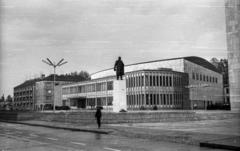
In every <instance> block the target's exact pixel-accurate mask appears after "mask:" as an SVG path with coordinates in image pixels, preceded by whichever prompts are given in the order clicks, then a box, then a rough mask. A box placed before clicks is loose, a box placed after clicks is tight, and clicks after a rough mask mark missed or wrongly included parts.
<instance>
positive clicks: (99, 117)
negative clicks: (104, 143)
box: [95, 108, 102, 128]
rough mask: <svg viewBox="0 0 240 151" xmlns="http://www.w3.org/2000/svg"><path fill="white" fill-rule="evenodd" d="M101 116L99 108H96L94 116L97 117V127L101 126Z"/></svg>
mask: <svg viewBox="0 0 240 151" xmlns="http://www.w3.org/2000/svg"><path fill="white" fill-rule="evenodd" d="M101 117H102V112H101V109H100V108H97V111H96V114H95V118H96V119H97V123H98V128H100V127H101Z"/></svg>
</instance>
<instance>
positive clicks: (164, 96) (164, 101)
mask: <svg viewBox="0 0 240 151" xmlns="http://www.w3.org/2000/svg"><path fill="white" fill-rule="evenodd" d="M163 104H164V105H165V104H166V95H165V94H163Z"/></svg>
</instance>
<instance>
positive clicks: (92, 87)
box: [62, 81, 113, 95]
mask: <svg viewBox="0 0 240 151" xmlns="http://www.w3.org/2000/svg"><path fill="white" fill-rule="evenodd" d="M106 90H113V81H108V82H101V83H96V84H95V83H94V84H87V85H79V86H70V88H68V87H66V88H63V89H62V93H63V95H66V94H76V93H86V92H96V91H106Z"/></svg>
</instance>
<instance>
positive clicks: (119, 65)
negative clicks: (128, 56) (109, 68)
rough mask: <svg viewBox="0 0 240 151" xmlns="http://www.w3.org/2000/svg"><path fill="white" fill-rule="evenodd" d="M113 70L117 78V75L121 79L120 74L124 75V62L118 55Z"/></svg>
mask: <svg viewBox="0 0 240 151" xmlns="http://www.w3.org/2000/svg"><path fill="white" fill-rule="evenodd" d="M114 71H116V75H117V80H118V79H119V76H120V78H121V80H122V76H123V75H124V63H123V62H122V60H121V57H118V60H117V61H116V62H115V65H114Z"/></svg>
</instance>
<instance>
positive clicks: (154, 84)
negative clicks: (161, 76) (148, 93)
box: [153, 76, 156, 86]
mask: <svg viewBox="0 0 240 151" xmlns="http://www.w3.org/2000/svg"><path fill="white" fill-rule="evenodd" d="M155 85H156V83H155V76H153V86H155Z"/></svg>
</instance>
